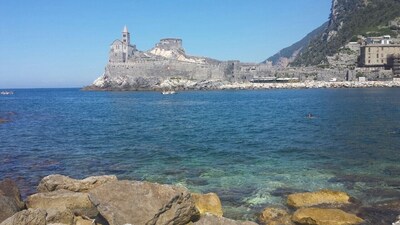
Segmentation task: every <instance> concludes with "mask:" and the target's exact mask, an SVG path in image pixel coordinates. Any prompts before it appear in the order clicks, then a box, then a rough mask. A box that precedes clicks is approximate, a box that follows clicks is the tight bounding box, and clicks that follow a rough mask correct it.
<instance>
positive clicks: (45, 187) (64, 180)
mask: <svg viewBox="0 0 400 225" xmlns="http://www.w3.org/2000/svg"><path fill="white" fill-rule="evenodd" d="M117 180H118V179H117V177H116V176H114V175H110V176H93V177H88V178H85V179H83V180H76V179H73V178H70V177H67V176H63V175H59V174H55V175H50V176H47V177H44V178H43V179H42V180H41V181H40V183H39V185H38V187H37V190H38V192H51V191H56V190H60V189H65V190H69V191H74V192H88V191H90V190H91V189H93V188H96V187H98V186H100V185H102V184H105V183H107V182H112V181H117Z"/></svg>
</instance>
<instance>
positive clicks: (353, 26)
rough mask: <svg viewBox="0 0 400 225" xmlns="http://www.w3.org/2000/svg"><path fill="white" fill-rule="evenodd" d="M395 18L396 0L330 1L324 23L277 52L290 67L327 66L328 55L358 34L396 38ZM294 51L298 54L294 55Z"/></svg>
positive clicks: (398, 7)
mask: <svg viewBox="0 0 400 225" xmlns="http://www.w3.org/2000/svg"><path fill="white" fill-rule="evenodd" d="M398 17H400V1H399V0H332V7H331V13H330V17H329V21H328V24H327V25H325V24H324V25H322V26H321V27H320V28H318V29H316V30H314V31H313V32H311V33H310V34H309V35H307V37H306V38H305V39H303V40H302V41H300V42H298V43H296V44H295V45H293V46H291V47H289V48H286V49H283V50H281V52H284V53H285V54H281V55H282V56H283V57H286V58H290V57H292V59H291V61H292V62H290V65H292V66H311V65H320V64H328V57H329V56H333V55H334V54H336V53H338V52H339V50H340V49H341V48H342V47H344V46H345V45H346V44H347V43H349V42H350V41H357V39H358V38H357V37H358V36H359V35H362V36H380V35H386V34H388V35H391V36H394V37H396V36H398V34H399V26H398V25H394V24H395V23H393V22H394V21H396V20H397V18H398ZM299 50H300V51H299ZM296 51H299V52H298V54H295V55H294V53H296ZM278 54H279V53H278ZM276 58H277V56H276V55H275V56H272V57H271V58H269V60H271V61H273V62H276Z"/></svg>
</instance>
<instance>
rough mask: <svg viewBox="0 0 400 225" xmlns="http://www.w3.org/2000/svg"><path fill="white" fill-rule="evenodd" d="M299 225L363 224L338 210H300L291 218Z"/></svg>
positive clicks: (359, 219)
mask: <svg viewBox="0 0 400 225" xmlns="http://www.w3.org/2000/svg"><path fill="white" fill-rule="evenodd" d="M292 220H293V221H294V222H295V223H298V224H301V225H356V224H361V223H362V222H364V220H363V219H361V218H359V217H357V216H356V215H354V214H350V213H346V212H344V211H342V210H340V209H319V208H301V209H298V210H297V211H296V212H295V213H294V214H293V216H292Z"/></svg>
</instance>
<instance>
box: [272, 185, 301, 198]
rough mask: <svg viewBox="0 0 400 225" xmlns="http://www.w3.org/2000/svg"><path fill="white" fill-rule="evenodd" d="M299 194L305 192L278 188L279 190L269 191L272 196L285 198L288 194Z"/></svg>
mask: <svg viewBox="0 0 400 225" xmlns="http://www.w3.org/2000/svg"><path fill="white" fill-rule="evenodd" d="M299 192H305V190H300V189H295V188H285V187H280V188H277V189H275V190H273V191H271V193H270V194H271V195H272V196H278V197H287V196H288V195H290V194H293V193H299Z"/></svg>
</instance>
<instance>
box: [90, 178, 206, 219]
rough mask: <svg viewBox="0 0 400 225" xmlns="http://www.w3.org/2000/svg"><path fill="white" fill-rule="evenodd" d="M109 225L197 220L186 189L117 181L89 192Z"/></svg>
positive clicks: (197, 214) (192, 203) (196, 212)
mask: <svg viewBox="0 0 400 225" xmlns="http://www.w3.org/2000/svg"><path fill="white" fill-rule="evenodd" d="M89 197H90V200H91V201H92V202H93V203H94V204H95V205H96V207H97V209H98V210H99V212H100V214H101V215H102V216H103V217H104V218H105V219H106V220H107V222H108V223H109V224H110V225H123V224H154V225H159V224H176V225H180V224H187V223H189V222H190V221H193V220H195V219H196V218H198V217H199V212H198V211H197V209H196V207H195V203H194V201H193V199H192V197H191V195H190V193H189V191H188V190H187V189H186V188H183V187H176V186H171V185H161V184H155V183H149V182H139V181H117V182H112V183H107V184H104V185H102V186H100V187H98V188H96V189H93V190H91V191H90V192H89Z"/></svg>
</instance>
